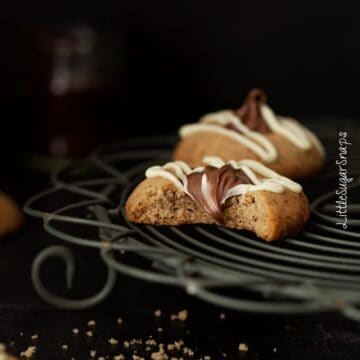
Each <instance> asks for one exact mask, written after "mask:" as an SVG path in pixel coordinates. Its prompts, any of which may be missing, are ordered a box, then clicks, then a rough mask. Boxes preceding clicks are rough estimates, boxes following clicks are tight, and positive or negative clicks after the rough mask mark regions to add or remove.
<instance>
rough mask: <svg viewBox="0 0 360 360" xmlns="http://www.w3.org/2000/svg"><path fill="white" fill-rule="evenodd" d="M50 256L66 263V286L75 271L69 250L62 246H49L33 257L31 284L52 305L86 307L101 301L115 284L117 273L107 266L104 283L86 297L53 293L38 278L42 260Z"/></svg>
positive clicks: (72, 308) (77, 308)
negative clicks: (68, 296)
mask: <svg viewBox="0 0 360 360" xmlns="http://www.w3.org/2000/svg"><path fill="white" fill-rule="evenodd" d="M50 257H60V258H61V259H63V260H64V262H65V265H66V283H67V287H68V288H71V286H72V282H73V277H74V273H75V261H74V256H73V254H72V253H71V251H70V250H69V249H67V248H66V247H64V246H50V247H48V248H46V249H44V250H43V251H41V252H40V253H39V254H38V255H37V256H36V258H35V259H34V262H33V264H32V269H31V278H32V282H33V286H34V288H35V290H36V291H37V293H38V294H39V296H40V297H41V298H42V299H43V300H44V301H46V302H47V303H50V304H51V305H53V306H56V307H58V308H62V309H66V310H82V309H87V308H90V307H92V306H94V305H96V304H98V303H100V302H101V301H103V300H104V299H105V298H106V297H107V296H108V295H109V294H110V292H111V291H112V290H113V288H114V286H115V283H116V278H117V273H116V271H115V270H113V269H111V268H110V267H108V274H107V279H106V283H105V285H104V286H103V288H102V289H101V290H100V291H99V292H98V293H97V294H95V295H92V296H90V297H88V298H86V299H79V300H75V299H67V298H63V297H61V296H58V295H55V294H53V293H51V292H50V291H49V290H47V289H46V288H45V286H44V285H43V283H42V282H41V279H40V270H41V266H42V265H43V263H44V261H45V260H47V259H48V258H50Z"/></svg>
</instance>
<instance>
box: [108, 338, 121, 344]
mask: <svg viewBox="0 0 360 360" xmlns="http://www.w3.org/2000/svg"><path fill="white" fill-rule="evenodd" d="M108 341H109V343H110V344H111V345H116V344H117V343H118V342H119V340H116V339H114V338H111V339H109V340H108Z"/></svg>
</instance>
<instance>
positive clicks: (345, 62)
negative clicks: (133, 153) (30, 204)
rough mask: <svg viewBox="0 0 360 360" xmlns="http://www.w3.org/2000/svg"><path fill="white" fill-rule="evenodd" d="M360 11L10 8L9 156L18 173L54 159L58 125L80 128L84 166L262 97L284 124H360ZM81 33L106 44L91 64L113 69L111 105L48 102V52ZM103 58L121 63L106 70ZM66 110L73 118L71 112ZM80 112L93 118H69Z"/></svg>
mask: <svg viewBox="0 0 360 360" xmlns="http://www.w3.org/2000/svg"><path fill="white" fill-rule="evenodd" d="M356 4H357V2H356V1H354V2H351V1H342V2H337V1H323V0H320V1H297V2H289V1H276V2H272V1H271V2H270V1H226V2H214V1H204V0H200V1H163V0H160V1H155V2H154V1H135V2H130V1H106V2H94V1H76V2H75V1H74V2H52V3H51V5H50V4H49V3H48V2H47V1H39V0H38V1H32V2H25V1H23V2H15V3H13V4H7V6H6V7H7V9H8V11H5V12H2V17H3V27H4V29H5V31H3V34H5V37H4V46H3V51H2V61H4V65H3V66H2V75H3V76H4V80H3V82H2V90H3V95H2V98H1V103H2V110H3V117H2V131H1V132H0V147H1V150H2V151H1V153H2V154H3V155H4V154H6V156H5V157H8V156H9V155H11V157H12V161H11V162H10V163H9V162H8V164H9V165H11V164H13V159H14V155H16V154H18V153H21V152H23V151H32V152H36V153H42V154H46V153H48V152H49V146H48V142H50V141H51V137H54V136H56V135H58V134H56V132H59V133H60V135H61V136H63V135H64V134H63V133H65V132H69V131H68V130H66V129H65V130H64V129H60V130H59V129H58V130H56V129H53V132H54V133H55V134H54V133H49V131H48V130H44V128H48V127H50V128H51V127H53V128H58V127H59V126H58V125H56V124H58V123H61V124H63V123H64V124H66V125H64V126H63V125H62V126H63V127H65V128H68V127H71V128H80V130H77V131H75V130H72V132H73V134H71V136H70V135H69V136H70V137H72V138H73V140H72V141H75V142H77V143H79V144H82V145H83V146H80V145H79V149H73V150H69V153H68V154H66V155H72V154H73V155H77V154H81V155H83V154H84V153H86V152H87V151H88V150H90V149H91V148H92V147H93V146H95V145H97V144H98V143H100V142H106V141H109V140H116V139H121V138H124V137H127V136H129V135H132V134H148V133H159V132H169V131H171V132H174V131H176V129H177V127H178V126H179V125H180V124H182V123H184V122H192V121H195V120H197V119H198V117H199V116H200V115H201V114H204V113H206V112H209V111H211V110H216V109H222V108H236V107H238V106H239V105H240V104H241V102H242V99H243V97H244V96H245V94H246V92H247V91H248V90H249V89H250V88H251V87H254V86H259V87H262V88H263V89H265V90H266V92H267V93H268V97H269V102H270V105H272V107H273V108H274V109H275V110H276V111H277V112H278V113H281V114H288V115H293V116H298V117H311V118H315V117H317V118H319V117H321V118H326V117H329V116H331V117H336V116H338V117H358V116H359V115H360V107H359V106H358V94H359V93H360V67H359V63H360V50H359V49H360V47H359V45H360V41H359V40H360V25H359V21H358V6H356ZM79 26H80V27H81V26H82V27H84V26H87V27H89V28H91V29H92V30H93V31H95V32H96V33H97V35H98V40H97V45H96V48H95V49H94V53H93V54H92V55H91V56H92V57H93V58H94V59H95V61H98V62H99V63H100V65H101V66H102V70H101V71H100V76H103V77H106V76H108V75H104V74H105V73H108V74H110V76H108V77H110V78H111V85H110V86H107V87H106V89H105V91H104V90H101V91H100V95H101V96H98V97H95V98H94V97H91V95H89V94H88V93H87V92H86V91H85V96H84V98H85V100H83V102H82V103H81V105H80V110H79V109H77V106H79V105H76V103H77V102H76V101H74V100H71V99H72V98H76V94H75V95H74V94H70V95H69V94H67V96H68V98H70V101H68V100H66V101H65V103H66V104H67V105H64V104H63V103H62V102H61V97H60V100H59V97H58V98H57V97H56V96H55V97H54V96H51V95H49V94H47V91H48V87H49V81H50V80H49V79H50V77H51V75H50V74H51V71H52V69H53V68H54V65H53V64H51V51H50V50H49V45H48V43H49V42H50V43H51V41H53V42H54V38H56V36H59V34H64V33H66V32H68V31H70V30H71V29H74V28H75V27H79ZM55 34H57V35H55ZM49 39H50V40H49ZM51 39H52V40H51ZM46 47H48V48H47V49H45V50H44V48H46ZM99 47H104V48H105V52H107V57H108V58H109V59H110V60H109V59H108V60H106V61H104V59H103V56H102V52H99V50H98V48H99ZM99 53H100V55H99ZM91 56H90V57H91ZM104 68H105V70H104ZM75 72H76V71H75ZM90 92H91V91H90ZM47 95H48V96H47ZM80 96H81V94H80ZM54 98H55V100H54ZM68 98H66V99H68ZM69 102H70V103H71V105H69V104H68V103H69ZM74 103H75V105H74ZM59 104H60V105H59ZM66 106H67V109H68V108H70V110H64V108H65V107H66ZM74 109H75V110H76V111H75V112H77V111H80V112H81V111H82V114H84V111H85V112H86V111H88V112H91V116H86V115H81V116H77V117H76V116H71V115H69V113H74ZM84 109H85V110H84ZM89 109H90V110H89ZM66 111H68V112H66ZM319 121H320V120H319ZM322 121H326V120H322ZM68 123H70V125H68ZM54 124H55V125H54ZM94 129H96V130H94ZM61 132H63V133H61ZM94 132H96V133H97V135H98V136H97V137H94V136H93V135H94V134H93V133H94ZM64 136H65V137H66V136H67V135H64ZM14 144H16V146H14Z"/></svg>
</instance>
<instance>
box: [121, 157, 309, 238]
mask: <svg viewBox="0 0 360 360" xmlns="http://www.w3.org/2000/svg"><path fill="white" fill-rule="evenodd" d="M174 164H175V165H174ZM179 164H180V166H182V167H183V168H184V166H183V164H182V163H180V162H179V163H169V164H166V165H165V166H164V167H153V168H150V169H149V171H147V175H148V176H149V177H148V178H147V179H145V180H144V181H142V182H141V183H140V184H139V185H138V186H137V187H136V188H135V190H134V191H133V192H132V194H131V195H130V196H129V198H128V200H127V202H126V204H125V213H126V216H127V218H128V219H129V220H130V221H132V222H135V223H145V224H152V225H180V224H214V223H220V222H221V223H222V225H223V226H225V227H229V228H236V229H240V230H241V229H245V230H249V231H252V232H254V233H256V235H257V236H258V237H260V238H262V239H264V240H266V241H272V240H276V239H280V238H283V237H285V236H289V235H295V234H296V233H298V232H300V231H301V229H302V228H303V226H304V224H305V223H306V222H307V220H308V217H309V203H308V200H307V197H306V196H305V194H304V193H303V192H302V191H301V187H300V188H299V190H296V191H293V190H291V189H292V187H293V184H296V183H293V182H291V181H290V180H289V179H286V180H284V178H283V177H281V178H280V177H279V178H274V179H272V181H273V182H276V179H281V181H282V184H285V185H286V186H287V184H288V183H289V184H290V185H289V187H288V188H286V187H285V188H284V187H283V188H282V190H281V191H280V192H276V191H278V188H277V187H275V188H274V191H267V190H257V191H248V192H245V193H244V194H240V195H236V194H237V192H236V191H235V190H236V189H239V186H240V187H241V186H243V185H245V186H248V187H249V189H250V187H251V186H259V187H260V188H261V186H263V184H264V185H265V187H264V186H263V187H264V188H266V184H267V183H266V182H263V181H264V178H263V177H262V176H259V178H258V181H259V182H256V180H253V177H252V176H250V178H249V179H251V182H250V183H249V182H247V181H246V178H244V177H243V175H244V174H245V176H246V174H249V172H248V171H247V170H246V169H245V170H246V171H244V172H241V174H239V173H238V170H241V168H243V167H242V166H240V167H239V169H230V167H229V165H220V166H219V167H218V168H215V167H213V166H209V167H207V166H206V167H205V168H204V169H203V170H201V171H199V170H198V171H195V170H191V171H188V170H187V168H185V170H184V173H185V177H186V180H184V179H185V178H184V177H182V176H181V174H180V175H179V172H180V171H179V167H178V168H176V170H175V166H176V165H179ZM166 172H168V173H170V174H171V175H174V174H177V177H176V178H178V179H181V178H182V179H183V180H182V182H183V183H184V184H186V185H185V187H184V189H181V186H180V187H179V185H178V184H177V182H176V181H175V180H173V179H172V177H171V176H170V177H169V178H166V177H165V176H167V174H166ZM157 174H160V176H156V175H157ZM262 175H263V174H262ZM191 177H193V178H191ZM196 177H198V178H199V180H200V182H198V184H202V186H201V185H200V186H198V187H196V186H197V185H196V181H197V179H196ZM200 177H201V178H202V180H201V179H200ZM204 179H205V181H207V182H208V185H209V186H208V191H207V190H206V189H205V187H206V184H204ZM286 181H288V183H287V182H286ZM191 184H192V185H191ZM254 184H255V185H254ZM269 184H272V183H271V182H269ZM190 185H191V186H190ZM277 185H279V184H277ZM296 185H297V186H299V185H298V184H296ZM271 186H272V185H270V187H269V189H272V188H271ZM190 187H192V188H191V189H190ZM296 189H297V188H296ZM200 191H204V193H202V194H199V192H200ZM239 191H245V190H244V189H240V190H239ZM231 192H233V193H234V194H235V195H233V196H231ZM229 194H230V196H229ZM201 196H203V198H201ZM219 196H220V197H219ZM224 199H225V201H224V202H223V201H222V200H224ZM212 205H213V208H211V206H212ZM216 206H218V209H219V211H220V212H221V214H220V216H221V218H220V219H219V218H218V217H217V214H216V211H217V210H218V209H215V208H216Z"/></svg>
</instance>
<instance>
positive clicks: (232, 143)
mask: <svg viewBox="0 0 360 360" xmlns="http://www.w3.org/2000/svg"><path fill="white" fill-rule="evenodd" d="M180 136H181V140H180V142H179V143H178V145H177V147H176V149H175V151H174V153H173V160H182V161H185V162H186V163H188V164H189V165H190V166H200V165H201V163H202V159H203V158H204V157H205V156H219V157H221V158H222V159H224V160H241V159H254V160H257V161H260V162H262V163H263V164H264V165H266V166H267V167H269V168H271V169H273V170H275V171H276V172H278V173H279V174H281V175H284V176H286V177H289V178H292V179H301V178H306V177H308V176H311V175H313V174H315V173H316V172H318V171H319V170H320V169H321V167H322V166H323V165H324V162H325V152H324V149H323V147H322V145H321V143H320V141H319V140H318V139H317V137H316V136H315V135H314V134H313V133H311V132H310V131H309V130H308V129H306V128H305V127H304V126H302V125H301V124H299V123H298V122H297V121H296V120H294V119H291V118H287V117H282V116H278V115H276V114H274V112H273V111H272V110H271V108H270V107H269V106H268V105H267V104H266V97H265V94H264V93H263V92H262V91H261V90H258V89H254V90H252V91H251V92H250V93H249V95H248V96H247V98H246V99H245V102H244V104H243V105H242V106H241V107H240V108H239V109H238V110H234V111H232V110H223V111H218V112H215V113H211V114H207V115H205V116H204V117H202V118H201V119H200V121H199V122H198V123H193V124H188V125H184V126H183V127H182V128H181V129H180Z"/></svg>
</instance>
